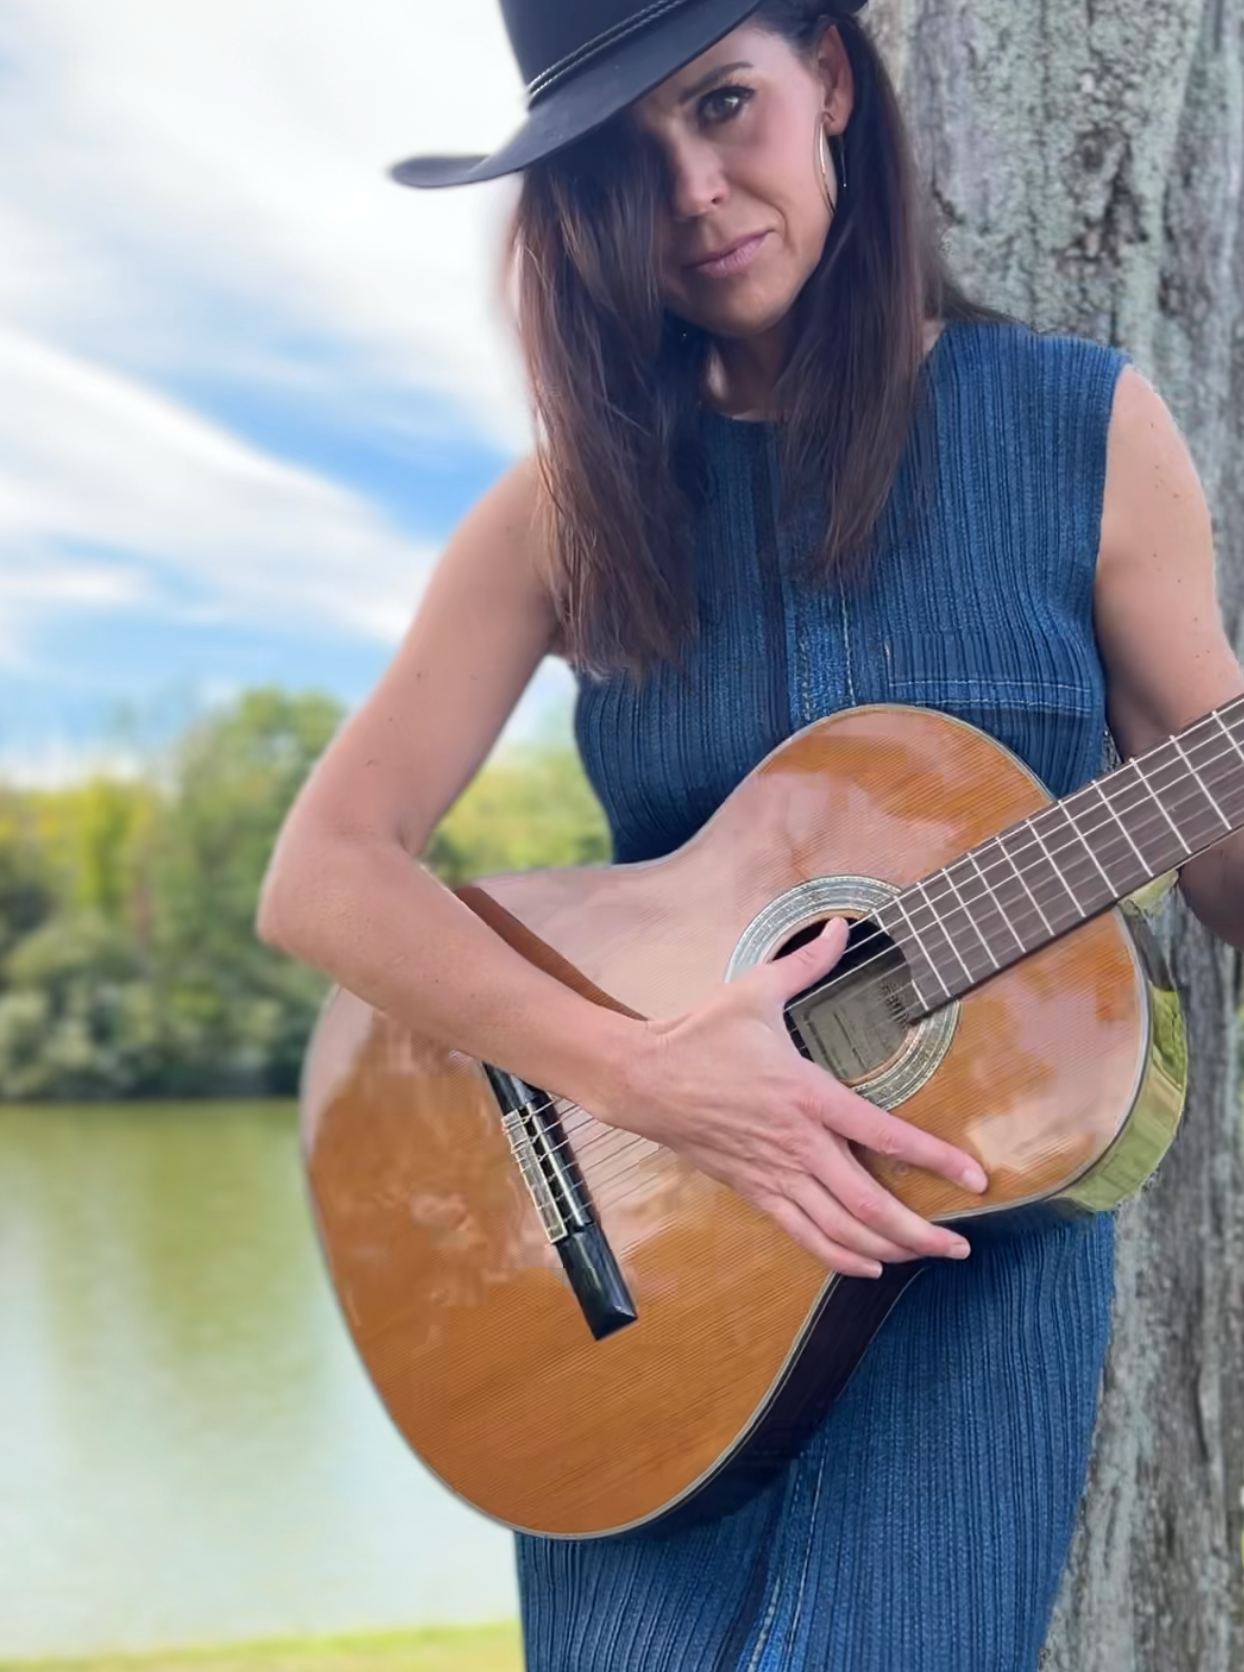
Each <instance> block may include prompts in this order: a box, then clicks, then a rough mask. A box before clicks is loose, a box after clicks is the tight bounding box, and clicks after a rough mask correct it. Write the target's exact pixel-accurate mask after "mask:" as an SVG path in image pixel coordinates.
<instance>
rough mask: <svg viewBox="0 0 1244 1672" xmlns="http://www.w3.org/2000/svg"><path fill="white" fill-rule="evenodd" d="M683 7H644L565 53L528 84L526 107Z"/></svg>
mask: <svg viewBox="0 0 1244 1672" xmlns="http://www.w3.org/2000/svg"><path fill="white" fill-rule="evenodd" d="M686 4H687V0H653V4H652V5H650V6H645V7H644V8H643V10H642V11H638V12H636V13H635V15H634V17H628V18H624V19H623V21H622V22H621V23H615V24H614V25H613V27H612V28H611V29H605V30H603V31H602V32H601V33H600V34H599V35H597V36H595V38H594V39H592V40H590V41H587V42H585V43H584V45H583V46H580V47H576V48H575V50H574V51H573V52H570V53H567V55H566V56H565V57H564V58H561V59H559V60H558V61H557V63H556V64H551V65H550V66H549V68H548V69H547V70H541V72H540V74H539V75H538V76H536V78H535V80H534V81H531V82H528V84H527V103H528V105H533V104H535V102H536V100H537V99H539V98H542V97H543V95H544V94H545V93H547V92H549V91H550V90H551V89H552V88H553V87H555V86H556V85H557V84H558V82H561V81H564V80H565V79H566V77H567V76H568V75H573V74H574V72H575V71H576V70H579V69H582V68H583V66H584V64H586V63H588V62H589V60H590V59H592V58H596V57H598V56H599V55H600V54H601V53H602V52H607V51H608V50H609V48H610V47H612V46H617V44H618V42H619V41H623V40H625V39H626V37H627V36H628V35H633V34H634V33H635V31H636V30H637V29H644V28H646V27H647V25H648V24H650V23H655V22H656V20H657V18H659V17H664V16H665V14H666V12H676V11H677V10H678V9H679V7H680V6H685V5H686Z"/></svg>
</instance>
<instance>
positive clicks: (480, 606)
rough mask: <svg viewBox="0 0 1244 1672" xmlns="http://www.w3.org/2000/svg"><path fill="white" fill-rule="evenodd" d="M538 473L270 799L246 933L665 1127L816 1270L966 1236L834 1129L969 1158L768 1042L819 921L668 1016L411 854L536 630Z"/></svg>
mask: <svg viewBox="0 0 1244 1672" xmlns="http://www.w3.org/2000/svg"><path fill="white" fill-rule="evenodd" d="M539 493H540V488H539V485H538V477H537V472H536V470H535V467H534V466H533V465H531V464H526V465H522V466H520V467H518V469H516V470H515V471H513V472H512V473H511V474H510V475H509V476H508V477H507V478H506V479H505V481H503V482H502V483H501V484H500V486H499V487H498V488H496V489H495V490H494V491H493V492H492V493H491V494H489V495H488V497H487V498H486V499H485V500H484V501H483V502H482V503H481V505H480V506H479V508H478V509H477V510H476V511H475V512H474V513H473V514H472V516H471V517H469V518H468V520H467V522H466V523H465V524H464V526H463V528H462V530H461V531H460V532H459V533H458V534H457V535H456V536H455V538H454V540H453V542H452V543H451V545H450V547H449V549H448V551H447V552H446V554H445V557H444V558H443V559H442V561H441V563H440V565H439V566H438V568H437V570H436V573H435V575H434V577H433V579H432V581H431V583H430V584H429V587H428V590H427V593H426V594H425V596H424V599H423V601H422V603H421V605H420V608H419V613H418V616H417V617H416V619H415V622H414V625H413V626H412V627H411V630H410V633H409V634H408V636H407V638H406V641H405V643H404V644H403V645H402V647H401V650H400V651H399V652H398V655H397V657H396V659H395V661H394V662H393V665H392V666H391V667H390V668H389V670H388V672H387V673H386V674H385V676H384V678H383V679H382V681H381V683H380V685H379V686H378V688H377V690H376V691H375V693H374V694H373V695H372V696H371V697H370V698H369V699H368V701H367V702H366V704H365V705H364V706H363V708H362V709H361V710H360V711H359V713H358V714H357V715H356V716H355V717H354V719H353V720H351V721H350V723H349V725H347V726H346V727H345V729H344V730H343V731H342V732H341V734H340V736H339V737H337V738H336V740H335V741H334V742H333V744H332V746H331V747H330V748H329V750H328V752H327V753H326V755H325V756H324V759H323V760H322V761H321V762H320V764H319V766H318V767H317V768H316V771H315V773H314V774H313V775H312V777H311V779H310V781H309V782H308V784H307V787H306V789H305V790H304V791H303V793H302V794H301V795H300V796H299V798H298V800H297V802H296V803H295V805H294V807H293V809H292V810H291V812H290V815H289V818H288V820H287V821H286V825H285V828H284V830H283V831H282V833H281V838H280V841H279V843H278V845H277V850H276V854H275V856H274V858H273V861H272V865H271V868H270V870H269V873H268V877H267V880H266V882H265V884H264V890H263V897H262V900H261V903H260V912H259V933H260V935H261V937H262V938H263V939H264V940H266V941H268V942H269V943H270V944H272V945H274V946H279V947H281V948H282V949H283V950H285V951H287V952H290V953H292V954H294V956H296V957H298V958H302V959H303V960H305V961H306V962H307V963H310V964H315V965H317V966H318V967H319V968H320V969H323V970H326V971H327V972H328V973H329V974H330V975H332V976H334V977H335V978H336V979H337V980H338V981H339V982H340V983H341V984H342V985H343V986H345V987H347V988H349V990H350V991H351V992H354V993H357V994H358V995H359V997H360V998H363V999H366V1000H367V1001H368V1002H369V1003H370V1004H372V1005H374V1006H375V1007H376V1008H377V1009H380V1010H384V1011H387V1012H388V1013H389V1014H390V1015H392V1016H394V1017H396V1018H397V1019H398V1020H399V1021H403V1022H405V1023H406V1024H407V1025H408V1026H410V1027H411V1028H412V1029H414V1030H416V1031H418V1032H420V1033H423V1034H425V1035H431V1036H432V1037H434V1038H435V1039H437V1040H439V1041H440V1042H441V1043H442V1044H444V1045H446V1046H449V1047H451V1048H453V1049H456V1050H460V1051H464V1052H467V1053H469V1054H470V1055H471V1056H474V1057H477V1058H480V1059H482V1060H484V1061H486V1062H492V1063H496V1064H498V1065H499V1066H501V1067H503V1068H508V1069H510V1070H512V1071H513V1072H516V1073H518V1074H521V1075H522V1076H523V1077H524V1078H525V1079H527V1080H530V1081H531V1082H532V1083H533V1084H535V1085H539V1086H543V1087H544V1088H545V1089H546V1090H548V1091H550V1092H553V1093H554V1094H557V1095H560V1096H564V1097H570V1098H572V1099H573V1100H574V1101H575V1102H576V1103H579V1104H581V1105H582V1106H583V1107H585V1108H587V1109H590V1110H591V1111H592V1113H593V1114H594V1115H597V1116H599V1117H600V1118H601V1119H603V1120H605V1121H608V1122H611V1123H612V1124H613V1125H616V1126H621V1127H625V1128H626V1129H628V1130H630V1131H632V1132H638V1133H640V1134H641V1135H643V1136H645V1137H650V1138H654V1139H656V1140H657V1141H658V1142H660V1143H664V1144H668V1145H670V1146H671V1147H672V1148H674V1149H677V1150H678V1151H679V1152H680V1153H681V1154H682V1155H683V1156H684V1157H685V1158H686V1159H687V1160H689V1161H690V1162H691V1163H692V1164H693V1165H695V1166H697V1167H699V1168H701V1169H702V1170H703V1171H705V1172H707V1173H709V1174H711V1175H712V1176H713V1177H715V1178H717V1179H719V1180H721V1181H722V1182H723V1183H725V1184H728V1185H730V1186H731V1187H732V1188H733V1189H735V1190H737V1191H738V1192H739V1193H740V1194H741V1195H743V1196H745V1197H746V1198H747V1199H748V1200H750V1201H752V1202H753V1203H755V1204H756V1205H757V1206H758V1207H761V1208H763V1209H764V1210H765V1211H766V1212H768V1213H770V1214H772V1216H773V1217H774V1219H775V1220H776V1221H777V1222H778V1223H779V1224H780V1225H782V1226H783V1228H784V1229H785V1230H787V1231H788V1232H789V1234H790V1235H791V1236H792V1237H794V1238H795V1239H796V1240H797V1241H798V1242H800V1243H801V1244H802V1245H803V1246H804V1247H805V1248H807V1249H808V1250H809V1252H811V1253H812V1254H814V1255H816V1256H817V1257H818V1258H819V1259H822V1260H823V1261H824V1262H825V1263H826V1264H827V1265H829V1266H830V1267H831V1268H833V1269H834V1270H838V1271H844V1272H851V1273H854V1274H857V1275H860V1276H864V1275H869V1276H878V1275H880V1272H881V1262H882V1261H886V1260H905V1259H913V1258H916V1257H918V1256H920V1255H927V1254H935V1255H951V1254H958V1255H962V1254H964V1253H966V1251H967V1244H966V1242H964V1241H963V1239H962V1238H960V1237H958V1236H957V1235H955V1233H953V1232H951V1231H948V1230H945V1229H943V1228H942V1227H940V1226H934V1225H931V1224H929V1223H928V1222H927V1221H925V1220H923V1219H921V1218H920V1217H919V1216H918V1215H917V1214H915V1213H913V1212H912V1211H911V1210H910V1209H909V1208H907V1207H905V1206H904V1205H903V1204H902V1203H901V1202H899V1201H898V1200H897V1199H896V1198H894V1197H893V1196H891V1195H889V1193H888V1192H887V1191H885V1190H883V1189H882V1188H881V1186H880V1185H879V1184H878V1183H877V1182H876V1181H875V1179H873V1178H872V1177H871V1176H870V1175H869V1174H868V1172H867V1171H866V1170H865V1168H864V1167H863V1166H862V1165H861V1163H860V1161H859V1159H858V1158H857V1156H856V1155H855V1154H854V1153H853V1151H852V1148H851V1145H852V1143H857V1144H862V1145H865V1146H867V1147H868V1148H870V1149H874V1150H877V1151H879V1152H880V1153H882V1154H885V1155H889V1156H893V1157H896V1158H897V1159H899V1160H902V1161H905V1162H907V1163H909V1164H910V1165H913V1166H918V1167H926V1168H929V1169H931V1170H932V1171H935V1172H937V1173H940V1174H942V1175H943V1176H944V1177H946V1178H949V1179H953V1180H954V1181H955V1182H957V1183H963V1184H965V1185H966V1187H967V1188H968V1189H972V1190H983V1189H984V1187H985V1178H984V1174H983V1173H981V1171H980V1168H979V1167H978V1166H977V1165H976V1163H975V1162H974V1161H973V1160H972V1158H971V1157H970V1156H968V1155H967V1154H965V1153H964V1152H962V1151H960V1150H956V1149H954V1148H952V1147H951V1146H950V1145H949V1144H946V1143H944V1142H943V1141H942V1140H940V1139H937V1138H934V1137H932V1136H930V1135H929V1134H927V1133H925V1132H922V1131H920V1130H919V1129H918V1128H916V1127H914V1126H909V1125H908V1124H907V1123H906V1122H905V1121H902V1120H900V1119H898V1118H897V1117H896V1116H894V1115H891V1114H888V1113H887V1112H886V1111H885V1110H883V1109H876V1108H874V1107H873V1106H872V1105H871V1104H868V1103H866V1102H865V1101H864V1099H863V1098H861V1097H860V1096H859V1095H858V1094H857V1093H855V1092H853V1091H851V1090H849V1089H848V1088H847V1087H845V1086H841V1085H839V1084H838V1083H837V1082H836V1081H835V1080H833V1079H831V1077H830V1076H829V1075H828V1074H826V1073H825V1072H824V1070H822V1069H820V1068H817V1067H816V1066H815V1065H814V1064H812V1063H810V1062H806V1061H804V1059H803V1058H802V1057H801V1056H800V1055H799V1053H798V1052H797V1051H796V1050H795V1048H794V1046H793V1045H792V1044H791V1042H790V1038H789V1036H788V1034H787V1031H786V1027H785V1024H784V1021H783V1016H782V1006H783V1003H784V1001H785V1000H786V999H788V998H790V997H793V995H794V994H795V993H796V992H798V991H800V990H801V989H802V988H804V987H806V986H810V985H811V984H812V983H813V981H815V980H818V979H820V978H821V977H823V976H824V975H825V974H827V973H828V971H829V969H830V968H831V967H832V966H833V964H834V962H835V961H836V960H837V958H838V956H839V954H840V953H841V951H842V946H843V944H844V943H845V939H846V936H845V930H844V927H843V925H842V924H841V923H840V922H835V923H834V924H833V925H832V926H831V928H830V929H829V930H828V931H827V932H826V934H824V935H822V936H821V937H820V938H819V939H818V940H817V941H815V942H813V943H812V944H811V945H810V946H805V947H802V948H800V949H799V950H798V951H796V952H794V953H792V954H791V955H790V957H789V958H786V959H783V960H781V961H780V963H777V964H773V965H765V966H762V967H761V968H760V969H756V970H752V971H750V972H749V973H748V974H747V975H746V976H744V977H742V978H741V979H740V980H738V981H735V982H732V983H730V984H729V985H728V986H727V985H723V986H721V987H720V988H719V989H717V990H716V991H715V992H713V993H711V994H710V995H709V997H708V999H707V1000H706V1001H704V1002H703V1003H701V1004H699V1005H697V1006H696V1007H695V1008H694V1009H692V1010H690V1011H687V1012H685V1013H683V1014H682V1015H679V1016H675V1017H667V1018H662V1019H656V1020H653V1021H640V1020H636V1019H634V1018H631V1017H626V1016H621V1015H618V1014H617V1013H616V1012H614V1011H612V1010H606V1009H604V1008H602V1007H600V1006H598V1005H594V1004H592V1003H590V1002H589V1001H588V1000H586V999H584V998H581V997H580V996H579V995H578V994H576V993H573V992H571V991H570V990H569V989H568V988H566V987H563V986H562V985H561V983H560V982H558V981H555V980H554V979H553V978H552V977H551V976H548V975H545V974H543V973H542V972H541V971H539V970H538V969H536V968H534V967H533V966H532V965H531V964H529V963H527V961H526V960H525V959H524V958H522V957H521V956H520V955H519V954H518V953H516V952H514V951H512V950H511V948H510V947H508V946H507V945H506V944H505V942H504V941H502V940H501V939H500V937H499V936H497V935H494V934H493V932H492V931H491V930H490V929H488V928H486V927H485V925H484V924H483V923H482V922H480V920H479V919H478V918H477V917H476V916H475V915H474V914H473V913H472V912H471V911H469V910H468V909H467V907H466V906H464V905H463V904H462V903H461V902H460V901H459V900H457V899H456V898H455V897H454V895H453V894H451V893H450V891H449V890H448V889H446V888H444V887H443V886H442V885H441V884H440V883H439V882H437V881H436V879H435V878H434V877H432V876H431V875H430V874H429V873H428V872H427V871H424V870H423V869H421V868H420V867H419V866H418V865H417V864H416V863H415V856H416V855H417V854H419V853H420V852H422V850H423V848H424V846H425V844H426V842H427V840H428V837H429V836H430V835H431V833H432V830H433V828H434V827H435V825H436V823H437V821H438V820H439V819H440V818H441V816H442V815H443V814H444V813H445V811H446V810H447V809H448V808H449V807H450V806H451V804H452V803H453V801H454V800H455V798H456V797H457V796H458V795H459V794H460V793H461V791H462V790H463V789H464V788H465V786H466V784H467V783H468V782H469V781H470V779H471V777H472V776H473V774H474V773H475V772H476V770H477V769H478V767H479V765H480V762H481V761H482V760H483V758H484V756H485V755H486V754H487V752H488V750H489V748H490V747H491V745H492V743H493V741H494V739H495V738H496V737H497V735H498V733H499V732H500V730H501V727H502V726H503V725H504V723H505V719H506V717H507V715H508V714H509V713H510V711H511V710H512V708H513V707H514V704H515V703H516V702H517V701H518V698H519V696H520V694H521V693H522V691H523V689H524V687H525V686H526V684H527V682H528V680H529V679H530V677H531V675H532V673H533V671H534V670H535V668H536V666H537V665H538V663H539V661H540V659H541V657H542V656H543V655H544V654H545V652H546V651H547V650H548V648H549V646H550V644H551V643H552V640H553V634H554V612H553V609H552V607H551V604H550V600H549V595H548V591H547V588H546V586H545V584H544V582H543V579H542V564H541V561H540V552H539V546H538V535H537V532H536V527H535V524H536V520H537V518H536V513H537V510H538V507H539Z"/></svg>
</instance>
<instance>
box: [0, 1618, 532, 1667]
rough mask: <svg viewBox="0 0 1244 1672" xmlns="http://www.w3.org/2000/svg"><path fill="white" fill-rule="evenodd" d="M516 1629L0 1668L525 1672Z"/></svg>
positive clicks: (8, 1663)
mask: <svg viewBox="0 0 1244 1672" xmlns="http://www.w3.org/2000/svg"><path fill="white" fill-rule="evenodd" d="M522 1664H523V1657H522V1652H521V1649H520V1647H519V1636H518V1626H517V1624H506V1625H495V1626H473V1627H464V1628H461V1629H459V1628H456V1627H450V1626H446V1627H444V1628H441V1629H437V1630H426V1631H404V1632H385V1633H381V1634H375V1633H369V1634H367V1635H365V1636H351V1637H313V1638H288V1639H284V1640H281V1641H274V1642H270V1643H238V1644H234V1645H231V1646H229V1647H226V1648H219V1649H165V1650H159V1651H155V1652H152V1653H148V1654H102V1655H100V1654H97V1655H88V1656H86V1657H84V1658H81V1659H78V1660H0V1672H521V1669H522Z"/></svg>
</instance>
